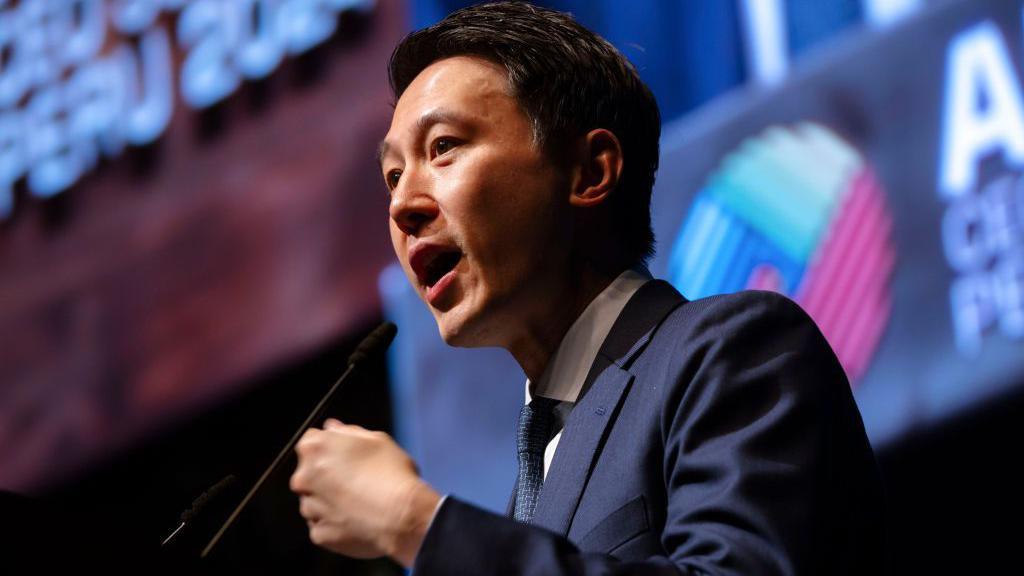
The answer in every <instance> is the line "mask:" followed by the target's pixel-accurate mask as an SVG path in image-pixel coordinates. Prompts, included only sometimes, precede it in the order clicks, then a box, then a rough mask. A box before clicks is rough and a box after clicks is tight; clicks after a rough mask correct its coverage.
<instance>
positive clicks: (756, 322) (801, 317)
mask: <svg viewBox="0 0 1024 576" xmlns="http://www.w3.org/2000/svg"><path fill="white" fill-rule="evenodd" d="M664 326H665V328H667V330H666V332H668V333H669V334H666V335H670V336H672V337H673V339H674V340H678V339H680V338H683V337H691V338H692V337H694V336H696V335H699V334H704V333H712V334H715V335H718V336H721V335H725V334H729V333H733V332H735V331H739V330H749V329H750V328H752V327H763V328H765V329H782V328H784V327H786V326H789V327H802V328H814V329H815V330H817V327H816V325H815V324H814V321H813V320H811V318H810V316H808V315H807V313H806V312H804V310H803V308H801V307H800V305H799V304H797V303H796V302H794V301H793V300H791V299H789V298H788V297H786V296H784V295H782V294H779V293H778V292H769V291H765V290H743V291H740V292H733V293H729V294H717V295H714V296H708V297H705V298H700V299H697V300H692V301H689V302H686V304H684V305H683V306H680V307H678V308H676V309H675V310H673V311H672V313H671V314H670V315H669V317H668V318H666V319H665V323H664Z"/></svg>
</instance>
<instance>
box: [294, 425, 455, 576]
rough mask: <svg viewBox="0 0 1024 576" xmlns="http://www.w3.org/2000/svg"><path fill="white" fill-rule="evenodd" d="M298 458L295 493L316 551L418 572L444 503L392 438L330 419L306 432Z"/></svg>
mask: <svg viewBox="0 0 1024 576" xmlns="http://www.w3.org/2000/svg"><path fill="white" fill-rule="evenodd" d="M295 451H296V453H297V454H298V457H299V464H298V466H297V467H296V469H295V473H294V474H292V477H291V482H290V483H289V486H290V487H291V489H292V491H293V492H295V493H296V494H298V495H299V512H300V513H301V514H302V516H303V517H304V518H305V519H306V524H307V525H308V526H309V538H310V540H312V542H313V543H314V544H316V545H318V546H321V547H323V548H327V549H328V550H332V551H334V552H337V553H340V554H345V555H346V556H352V557H355V558H376V557H379V556H390V557H391V558H393V559H394V560H396V561H397V562H399V563H401V564H402V565H404V566H406V567H410V566H412V563H413V560H415V558H416V553H417V552H418V551H419V548H420V544H421V543H422V542H423V537H424V535H425V534H426V532H427V528H428V527H429V526H430V521H431V520H432V519H433V516H434V512H435V511H436V510H437V506H438V503H439V502H440V501H441V497H440V495H438V493H437V492H436V491H434V490H433V489H432V488H431V487H430V486H429V485H428V484H427V483H426V482H424V481H423V480H421V479H420V477H419V474H418V473H417V471H416V465H415V464H414V463H413V461H412V459H411V458H410V457H409V455H408V454H406V453H405V452H404V451H403V450H402V449H401V448H400V447H399V446H398V444H396V443H395V441H394V440H392V439H391V437H390V436H388V435H387V434H384V433H383V432H372V431H370V430H366V429H365V428H361V427H359V426H348V425H345V424H342V423H341V422H339V421H337V420H333V419H330V420H327V422H326V423H325V424H324V429H323V430H318V429H315V428H312V429H310V430H308V431H306V433H305V434H304V435H303V436H302V438H301V439H300V440H299V442H298V444H296V446H295Z"/></svg>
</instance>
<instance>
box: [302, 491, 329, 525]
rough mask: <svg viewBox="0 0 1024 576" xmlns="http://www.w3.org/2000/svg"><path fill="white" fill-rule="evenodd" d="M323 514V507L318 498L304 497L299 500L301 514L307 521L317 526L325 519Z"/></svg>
mask: <svg viewBox="0 0 1024 576" xmlns="http://www.w3.org/2000/svg"><path fill="white" fill-rule="evenodd" d="M323 512H324V510H323V505H322V504H321V503H320V501H319V500H317V499H316V498H313V497H312V496H302V497H300V498H299V514H301V515H302V517H303V518H305V519H306V520H308V521H310V522H313V523H314V524H315V523H317V522H319V521H320V519H321V518H323V517H324V514H323Z"/></svg>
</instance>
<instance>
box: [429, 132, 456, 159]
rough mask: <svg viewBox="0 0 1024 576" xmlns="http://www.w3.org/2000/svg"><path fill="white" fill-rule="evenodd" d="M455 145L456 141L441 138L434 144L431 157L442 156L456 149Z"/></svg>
mask: <svg viewBox="0 0 1024 576" xmlns="http://www.w3.org/2000/svg"><path fill="white" fill-rule="evenodd" d="M455 144H456V142H455V139H453V138H448V137H446V136H442V137H441V138H438V139H437V140H434V143H433V144H432V145H431V150H430V152H431V154H430V156H431V157H432V158H433V157H437V156H441V155H443V154H445V153H446V152H448V151H450V150H451V149H452V148H454V147H455Z"/></svg>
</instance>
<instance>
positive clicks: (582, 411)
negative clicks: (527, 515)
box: [532, 280, 685, 535]
mask: <svg viewBox="0 0 1024 576" xmlns="http://www.w3.org/2000/svg"><path fill="white" fill-rule="evenodd" d="M683 302H685V299H684V298H683V297H682V296H680V294H679V293H678V292H676V290H675V289H674V288H672V287H671V285H669V284H668V283H667V282H663V281H660V280H653V281H651V282H648V283H646V284H644V285H643V287H641V288H640V289H639V290H637V293H636V294H634V295H633V297H632V298H631V299H630V300H629V303H627V304H626V307H625V308H624V309H623V311H622V313H621V314H619V317H618V318H617V319H616V320H615V324H614V325H613V326H612V329H611V331H610V332H609V333H608V337H607V338H606V339H605V341H604V343H603V344H602V345H601V350H600V351H599V352H598V355H597V358H596V359H595V360H594V364H593V366H591V368H590V372H589V373H588V375H587V379H586V381H585V382H584V385H583V391H582V392H581V397H580V399H579V400H578V401H577V403H576V406H575V407H574V408H573V410H572V413H571V414H570V415H569V420H568V421H567V422H566V424H565V428H564V429H563V431H562V437H561V439H560V440H559V442H558V449H557V450H556V451H555V457H554V460H552V462H551V467H550V469H549V470H548V474H547V478H546V479H545V480H544V486H543V488H542V489H541V493H540V499H539V500H538V502H537V512H536V515H535V516H534V518H533V522H532V523H533V524H535V525H537V526H542V527H544V528H547V529H549V530H553V531H555V532H557V533H559V534H562V535H567V534H568V533H569V527H570V525H571V522H572V518H573V516H574V515H575V513H576V508H577V506H578V505H579V501H580V497H581V496H582V495H583V490H584V488H585V487H586V484H587V480H588V479H589V478H590V472H591V470H593V466H594V463H595V462H596V461H597V458H598V456H599V455H600V452H601V447H602V446H603V444H604V439H605V438H606V437H607V433H608V431H610V429H611V423H612V422H613V421H614V420H615V418H616V417H617V416H618V414H619V408H620V407H621V405H622V401H623V399H624V398H625V396H626V392H627V391H628V390H629V387H630V385H631V384H632V383H633V374H631V373H630V372H629V367H630V365H631V364H632V362H633V360H634V359H635V358H636V357H637V356H638V355H639V354H640V352H641V351H642V350H643V348H644V347H645V346H646V345H647V342H649V341H650V338H651V335H652V334H653V333H654V330H655V329H656V328H657V327H658V325H659V324H660V323H661V321H662V320H663V319H664V318H665V316H667V315H668V313H669V312H670V311H671V310H672V309H673V308H675V307H676V306H678V305H679V304H681V303H683Z"/></svg>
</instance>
